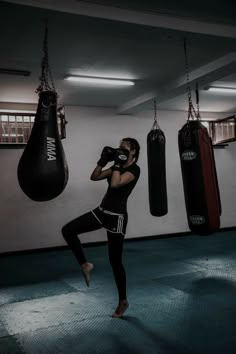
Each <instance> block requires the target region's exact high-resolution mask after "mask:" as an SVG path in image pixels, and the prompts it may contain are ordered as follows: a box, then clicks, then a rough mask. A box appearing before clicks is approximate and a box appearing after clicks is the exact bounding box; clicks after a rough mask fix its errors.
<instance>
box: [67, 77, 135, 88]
mask: <svg viewBox="0 0 236 354" xmlns="http://www.w3.org/2000/svg"><path fill="white" fill-rule="evenodd" d="M64 80H67V81H74V82H83V83H88V84H104V85H111V86H133V85H134V82H133V81H130V80H125V79H113V78H105V77H94V76H93V77H92V76H79V75H68V76H65V77H64Z"/></svg>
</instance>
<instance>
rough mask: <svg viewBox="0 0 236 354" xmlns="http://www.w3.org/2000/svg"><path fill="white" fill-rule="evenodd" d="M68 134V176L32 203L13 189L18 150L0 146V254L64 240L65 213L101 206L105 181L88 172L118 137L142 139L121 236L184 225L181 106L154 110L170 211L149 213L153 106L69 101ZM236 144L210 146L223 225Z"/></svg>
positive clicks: (234, 203)
mask: <svg viewBox="0 0 236 354" xmlns="http://www.w3.org/2000/svg"><path fill="white" fill-rule="evenodd" d="M66 117H67V120H68V124H67V139H66V140H63V145H64V148H65V152H66V156H67V160H68V164H69V170H70V177H69V182H68V185H67V187H66V189H65V191H64V192H63V193H62V194H61V195H60V196H59V197H57V198H56V199H54V200H52V201H48V202H41V203H39V202H34V201H31V200H30V199H28V197H26V196H25V195H24V194H23V192H22V191H21V189H20V188H19V185H18V181H17V176H16V170H17V164H18V161H19V158H20V156H21V154H22V150H18V149H16V150H14V149H0V161H1V175H0V185H1V198H0V208H1V215H0V223H1V236H0V252H8V251H16V250H25V249H34V248H42V247H53V246H60V245H64V240H63V238H62V236H61V227H62V226H63V225H64V224H65V223H66V222H68V221H70V220H71V219H73V218H75V217H77V216H79V215H80V214H82V213H84V212H86V211H88V210H91V209H92V208H94V207H96V206H97V205H99V203H100V201H101V199H102V197H103V195H104V193H105V191H106V188H107V182H106V181H97V182H93V181H90V179H89V177H90V174H91V172H92V170H93V169H94V167H95V165H96V161H97V160H98V158H99V155H100V152H101V149H102V148H103V146H105V145H111V146H117V145H118V144H119V140H120V139H121V138H122V137H126V136H131V137H135V138H136V139H137V140H138V141H139V142H140V145H141V152H140V159H139V165H140V167H141V176H140V179H139V181H138V184H137V185H136V187H135V189H134V191H133V193H132V194H131V196H130V198H129V201H128V212H129V224H128V228H127V236H126V237H127V238H132V237H142V236H151V235H158V234H167V233H176V232H184V231H189V229H188V225H187V219H186V212H185V205H184V194H183V186H182V177H181V170H180V161H179V155H178V145H177V136H178V130H179V129H180V128H181V127H182V125H183V124H184V123H185V121H186V113H184V112H173V111H172V112H171V111H169V112H167V111H160V112H159V122H160V126H161V128H162V130H163V131H164V132H165V135H166V161H167V184H168V185H167V188H168V204H169V212H168V215H166V216H164V217H161V218H157V217H153V216H151V214H150V213H149V204H148V184H147V159H146V137H147V134H148V132H149V130H150V129H151V126H152V123H153V114H152V112H143V113H142V114H141V113H140V114H138V115H135V116H130V115H121V116H120V115H116V114H115V112H114V111H113V110H112V109H102V108H99V109H98V108H86V107H67V108H66ZM235 155H236V143H232V144H230V145H229V146H228V147H227V148H225V149H223V150H215V158H216V165H217V170H218V178H219V186H220V190H221V200H222V208H223V212H222V218H221V226H222V227H228V226H235V225H236V222H235V207H236V193H235V189H236V179H235V173H236V160H235ZM105 239H106V233H105V232H104V230H98V231H95V232H91V233H88V234H86V235H83V236H81V240H82V242H94V241H102V240H105Z"/></svg>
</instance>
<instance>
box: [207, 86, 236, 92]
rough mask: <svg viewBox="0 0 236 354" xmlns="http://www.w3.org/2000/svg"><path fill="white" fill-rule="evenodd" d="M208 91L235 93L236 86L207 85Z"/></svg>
mask: <svg viewBox="0 0 236 354" xmlns="http://www.w3.org/2000/svg"><path fill="white" fill-rule="evenodd" d="M208 91H211V92H219V93H232V94H236V87H213V86H212V87H208Z"/></svg>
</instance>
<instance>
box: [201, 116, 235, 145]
mask: <svg viewBox="0 0 236 354" xmlns="http://www.w3.org/2000/svg"><path fill="white" fill-rule="evenodd" d="M201 123H202V124H203V125H204V126H205V127H206V128H207V130H208V133H209V136H210V137H211V139H212V143H213V145H215V146H217V145H218V146H219V145H221V144H226V143H229V142H232V141H236V116H230V117H227V118H223V119H217V120H214V121H212V120H205V119H202V120H201Z"/></svg>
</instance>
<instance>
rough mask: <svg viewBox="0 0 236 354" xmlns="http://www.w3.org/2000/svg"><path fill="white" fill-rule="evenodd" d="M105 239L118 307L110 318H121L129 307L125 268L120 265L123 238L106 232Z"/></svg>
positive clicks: (120, 235)
mask: <svg viewBox="0 0 236 354" xmlns="http://www.w3.org/2000/svg"><path fill="white" fill-rule="evenodd" d="M107 238H108V253H109V261H110V264H111V267H112V271H113V274H114V278H115V282H116V286H117V290H118V294H119V305H118V307H117V309H116V311H115V312H114V313H113V315H112V316H113V317H121V316H122V315H123V314H124V312H125V310H126V309H127V308H128V306H129V305H128V301H127V296H126V274H125V268H124V266H123V264H122V252H123V241H124V236H123V235H122V234H117V233H111V232H109V231H107Z"/></svg>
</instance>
